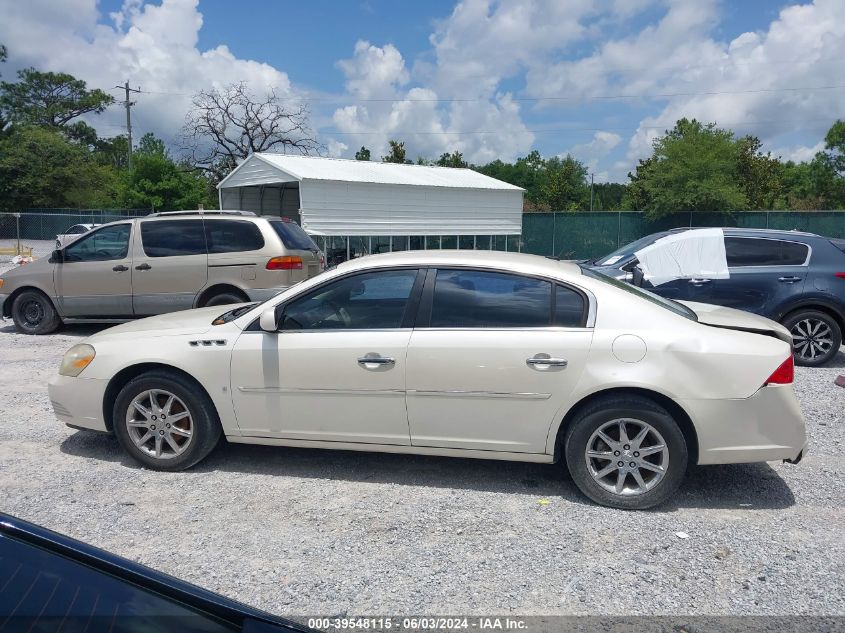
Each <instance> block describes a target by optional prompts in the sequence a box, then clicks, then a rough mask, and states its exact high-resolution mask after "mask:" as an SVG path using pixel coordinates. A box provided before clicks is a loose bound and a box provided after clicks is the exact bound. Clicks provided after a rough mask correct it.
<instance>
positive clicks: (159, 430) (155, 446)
mask: <svg viewBox="0 0 845 633" xmlns="http://www.w3.org/2000/svg"><path fill="white" fill-rule="evenodd" d="M126 430H127V431H128V432H129V439H130V440H131V441H132V443H133V444H135V446H136V447H137V448H138V450H140V451H143V452H144V453H146V454H148V455H150V456H151V457H155V458H156V459H173V458H174V457H178V456H179V455H181V454H182V453H184V452H185V451H186V450H187V449H188V447H189V446H190V445H191V442H192V441H193V438H194V421H193V418H192V417H191V413H190V411H189V410H188V407H186V406H185V403H184V402H182V400H181V399H180V398H179V397H177V396H176V395H175V394H172V393H170V392H169V391H165V390H163V389H150V390H148V391H142V392H141V393H139V394H138V395H137V396H135V398H134V399H133V400H132V402H131V403H130V404H129V408H128V409H127V411H126Z"/></svg>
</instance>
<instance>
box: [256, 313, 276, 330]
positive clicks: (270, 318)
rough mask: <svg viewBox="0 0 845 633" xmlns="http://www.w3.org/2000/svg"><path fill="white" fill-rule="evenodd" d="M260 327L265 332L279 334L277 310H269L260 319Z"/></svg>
mask: <svg viewBox="0 0 845 633" xmlns="http://www.w3.org/2000/svg"><path fill="white" fill-rule="evenodd" d="M258 326H259V327H260V328H261V329H262V330H263V331H264V332H274V333H275V332H278V331H279V323H278V321H276V308H267V309H266V310H264V312H262V313H261V316H260V317H258Z"/></svg>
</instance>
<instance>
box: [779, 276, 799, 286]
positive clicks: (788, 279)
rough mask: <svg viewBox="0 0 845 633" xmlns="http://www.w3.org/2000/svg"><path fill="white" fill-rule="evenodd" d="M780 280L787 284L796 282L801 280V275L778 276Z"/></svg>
mask: <svg viewBox="0 0 845 633" xmlns="http://www.w3.org/2000/svg"><path fill="white" fill-rule="evenodd" d="M778 281H782V282H783V283H785V284H794V283H795V282H796V281H801V277H778Z"/></svg>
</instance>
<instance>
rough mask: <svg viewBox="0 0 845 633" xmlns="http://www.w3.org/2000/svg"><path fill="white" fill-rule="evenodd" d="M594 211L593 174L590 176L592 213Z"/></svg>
mask: <svg viewBox="0 0 845 633" xmlns="http://www.w3.org/2000/svg"><path fill="white" fill-rule="evenodd" d="M592 210H593V174H590V212H592Z"/></svg>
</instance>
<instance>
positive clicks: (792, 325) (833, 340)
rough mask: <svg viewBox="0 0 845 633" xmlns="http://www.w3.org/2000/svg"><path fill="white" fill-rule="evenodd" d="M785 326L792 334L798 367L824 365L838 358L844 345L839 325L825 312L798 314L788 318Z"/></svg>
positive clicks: (808, 311)
mask: <svg viewBox="0 0 845 633" xmlns="http://www.w3.org/2000/svg"><path fill="white" fill-rule="evenodd" d="M783 324H784V326H786V328H787V329H788V330H789V331H790V333H791V334H792V350H793V354H794V355H795V363H796V364H798V365H804V366H808V367H818V366H819V365H824V364H825V363H827V362H828V361H829V360H831V359H832V358H833V357H834V356H836V353H837V352H838V351H839V347H840V346H841V345H842V330H841V329H840V328H839V324H838V323H837V322H836V320H835V319H834V318H833V317H831V316H830V315H828V314H825V313H824V312H818V311H817V310H806V311H802V312H796V313H795V314H792V315H790V316H789V317H787V318H786V319H785V320H784V322H783Z"/></svg>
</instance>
